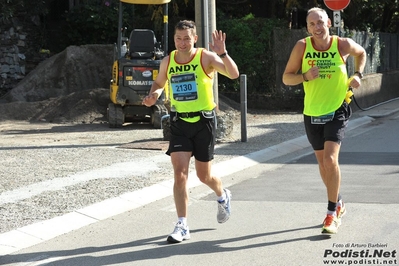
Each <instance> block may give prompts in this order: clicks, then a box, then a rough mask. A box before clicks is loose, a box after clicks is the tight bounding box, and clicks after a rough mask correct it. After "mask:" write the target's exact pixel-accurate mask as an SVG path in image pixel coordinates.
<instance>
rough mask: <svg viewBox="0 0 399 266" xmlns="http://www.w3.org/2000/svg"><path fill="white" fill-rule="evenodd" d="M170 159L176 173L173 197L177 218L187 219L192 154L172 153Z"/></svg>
mask: <svg viewBox="0 0 399 266" xmlns="http://www.w3.org/2000/svg"><path fill="white" fill-rule="evenodd" d="M170 157H171V160H172V165H173V171H174V185H173V196H174V200H175V206H176V212H177V216H178V217H187V204H188V193H187V179H188V170H189V164H190V158H191V152H172V153H171V154H170Z"/></svg>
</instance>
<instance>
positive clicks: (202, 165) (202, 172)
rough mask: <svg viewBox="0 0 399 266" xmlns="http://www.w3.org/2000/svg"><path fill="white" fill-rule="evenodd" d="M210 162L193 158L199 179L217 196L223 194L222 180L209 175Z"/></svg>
mask: <svg viewBox="0 0 399 266" xmlns="http://www.w3.org/2000/svg"><path fill="white" fill-rule="evenodd" d="M211 166H212V162H211V161H209V162H201V161H198V160H195V169H196V171H197V176H198V178H199V180H200V181H201V182H202V183H204V184H205V185H207V186H208V187H209V188H210V189H212V190H213V191H214V192H215V193H216V195H217V196H218V197H221V196H222V195H223V185H222V181H221V180H220V179H219V178H217V177H215V176H212V175H211Z"/></svg>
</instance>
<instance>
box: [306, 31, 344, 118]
mask: <svg viewBox="0 0 399 266" xmlns="http://www.w3.org/2000/svg"><path fill="white" fill-rule="evenodd" d="M305 42H306V46H305V52H304V53H303V59H302V72H303V73H306V72H307V71H308V70H310V69H311V68H312V67H317V68H318V70H319V78H317V79H314V80H313V81H312V82H305V83H303V87H304V90H305V104H304V106H305V108H304V110H303V113H304V114H305V115H309V116H321V115H325V114H328V113H331V112H334V111H335V110H337V109H338V108H339V107H340V106H341V104H342V103H343V101H344V99H345V95H346V91H347V89H348V75H347V73H346V64H345V60H344V59H343V58H342V57H341V54H340V52H339V50H338V38H337V36H333V37H332V41H331V46H330V47H329V48H328V49H327V50H317V48H314V47H313V44H312V37H307V38H306V39H305Z"/></svg>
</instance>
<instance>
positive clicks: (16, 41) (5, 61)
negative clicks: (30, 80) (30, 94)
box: [0, 26, 27, 96]
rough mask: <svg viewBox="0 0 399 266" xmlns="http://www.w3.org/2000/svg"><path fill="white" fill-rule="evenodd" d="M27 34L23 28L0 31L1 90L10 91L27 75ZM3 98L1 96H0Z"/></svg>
mask: <svg viewBox="0 0 399 266" xmlns="http://www.w3.org/2000/svg"><path fill="white" fill-rule="evenodd" d="M26 36H27V35H26V33H24V32H23V30H22V27H13V26H12V27H10V28H8V29H4V30H0V88H1V89H4V90H8V89H10V88H12V87H13V86H14V85H15V84H16V83H18V82H19V81H21V80H22V79H23V78H24V77H25V74H26V66H25V59H26V56H25V54H24V51H23V50H24V47H25V45H26V42H25V41H26ZM0 96H1V94H0Z"/></svg>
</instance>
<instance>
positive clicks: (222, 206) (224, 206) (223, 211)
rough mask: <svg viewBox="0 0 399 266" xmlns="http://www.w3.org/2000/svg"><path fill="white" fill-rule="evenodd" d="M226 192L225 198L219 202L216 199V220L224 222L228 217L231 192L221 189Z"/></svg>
mask: <svg viewBox="0 0 399 266" xmlns="http://www.w3.org/2000/svg"><path fill="white" fill-rule="evenodd" d="M223 190H224V192H225V193H226V200H224V201H222V202H219V201H218V214H217V220H218V222H219V223H224V222H226V221H227V220H228V219H229V218H230V212H231V203H230V202H231V192H230V190H228V189H223Z"/></svg>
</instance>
